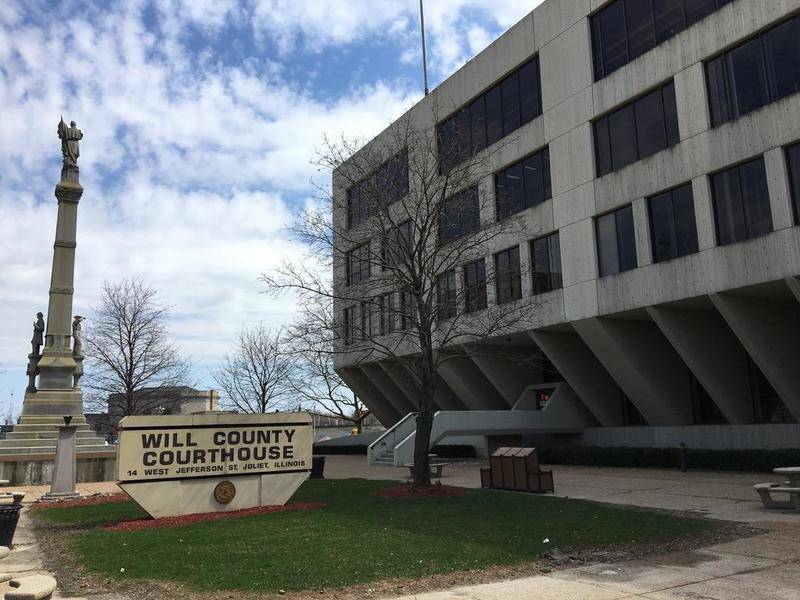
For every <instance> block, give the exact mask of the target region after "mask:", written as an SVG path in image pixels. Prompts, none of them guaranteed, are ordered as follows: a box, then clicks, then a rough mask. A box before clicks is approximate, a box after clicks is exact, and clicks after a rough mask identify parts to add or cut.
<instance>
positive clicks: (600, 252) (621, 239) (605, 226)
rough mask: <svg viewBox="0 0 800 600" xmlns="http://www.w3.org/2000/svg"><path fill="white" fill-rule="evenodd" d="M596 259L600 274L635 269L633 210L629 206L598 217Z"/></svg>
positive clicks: (602, 275) (613, 273)
mask: <svg viewBox="0 0 800 600" xmlns="http://www.w3.org/2000/svg"><path fill="white" fill-rule="evenodd" d="M595 227H596V231H597V260H598V266H599V268H600V276H601V277H605V276H606V275H615V274H617V273H621V272H623V271H628V270H630V269H635V268H636V267H637V260H636V237H635V235H634V231H633V210H632V209H631V207H630V206H626V207H624V208H620V209H619V210H616V211H614V212H612V213H609V214H607V215H603V216H602V217H598V218H597V221H596V223H595Z"/></svg>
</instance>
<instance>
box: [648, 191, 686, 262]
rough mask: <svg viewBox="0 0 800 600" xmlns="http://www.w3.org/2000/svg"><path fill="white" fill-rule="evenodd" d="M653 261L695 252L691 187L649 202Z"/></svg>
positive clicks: (665, 194) (659, 196) (651, 199)
mask: <svg viewBox="0 0 800 600" xmlns="http://www.w3.org/2000/svg"><path fill="white" fill-rule="evenodd" d="M648 204H649V208H650V231H651V237H652V242H653V261H654V262H661V261H664V260H669V259H671V258H677V257H678V256H684V255H686V254H692V253H694V252H697V225H696V223H695V218H694V197H693V195H692V186H691V184H688V185H685V186H683V187H680V188H678V189H675V190H672V191H671V192H666V193H664V194H659V195H658V196H653V197H652V198H650V200H649V203H648Z"/></svg>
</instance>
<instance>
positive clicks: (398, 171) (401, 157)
mask: <svg viewBox="0 0 800 600" xmlns="http://www.w3.org/2000/svg"><path fill="white" fill-rule="evenodd" d="M407 193H408V153H407V152H406V151H405V150H404V151H403V152H400V153H399V154H396V155H395V156H393V157H392V158H390V159H389V160H387V161H386V162H385V163H383V164H382V165H381V166H380V167H379V168H378V169H377V170H376V171H375V173H373V174H372V175H370V176H369V177H367V178H366V179H364V180H363V181H361V182H359V183H357V184H355V185H353V186H351V187H350V189H348V190H347V228H348V229H349V228H350V227H355V226H356V225H358V224H359V223H362V222H363V221H365V220H366V219H368V218H369V217H370V215H371V214H372V207H373V206H375V205H376V204H377V203H378V202H381V203H386V204H392V203H393V202H396V201H397V200H399V199H400V198H402V197H403V196H405V195H406V194H407Z"/></svg>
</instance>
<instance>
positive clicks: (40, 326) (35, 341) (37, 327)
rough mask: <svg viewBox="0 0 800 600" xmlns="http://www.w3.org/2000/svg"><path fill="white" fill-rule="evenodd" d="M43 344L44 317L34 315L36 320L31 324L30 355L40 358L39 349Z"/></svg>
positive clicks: (38, 314) (39, 314) (40, 314)
mask: <svg viewBox="0 0 800 600" xmlns="http://www.w3.org/2000/svg"><path fill="white" fill-rule="evenodd" d="M42 344H44V315H43V314H42V313H36V320H35V321H34V322H33V337H32V338H31V354H33V355H34V356H40V355H41V353H40V352H39V348H41V347H42Z"/></svg>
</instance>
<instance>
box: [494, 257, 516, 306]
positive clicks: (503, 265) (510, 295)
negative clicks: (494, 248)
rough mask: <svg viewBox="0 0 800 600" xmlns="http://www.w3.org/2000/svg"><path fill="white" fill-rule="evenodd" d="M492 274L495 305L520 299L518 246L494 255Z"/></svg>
mask: <svg viewBox="0 0 800 600" xmlns="http://www.w3.org/2000/svg"><path fill="white" fill-rule="evenodd" d="M494 273H495V279H496V281H497V284H496V286H497V304H505V303H506V302H512V301H514V300H519V299H520V298H522V277H521V274H520V267H519V246H513V247H511V248H508V249H507V250H503V251H502V252H498V253H497V254H495V255H494Z"/></svg>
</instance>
